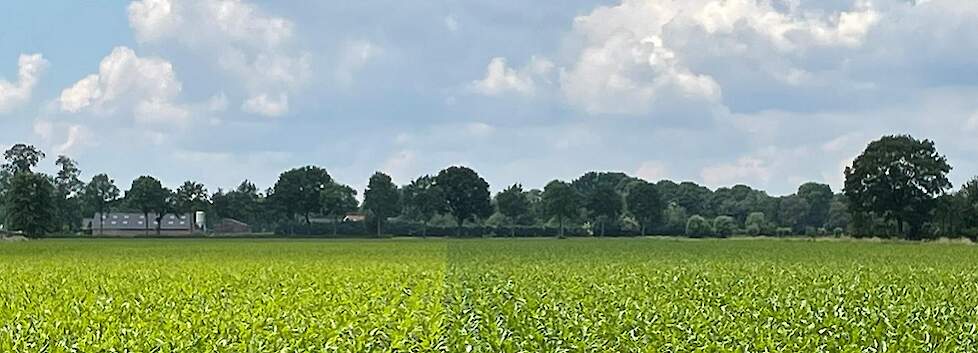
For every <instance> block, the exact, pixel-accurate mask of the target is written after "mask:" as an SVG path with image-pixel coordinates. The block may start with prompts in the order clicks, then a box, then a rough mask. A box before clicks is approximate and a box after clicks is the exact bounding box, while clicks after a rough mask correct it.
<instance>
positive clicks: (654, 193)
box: [625, 181, 682, 236]
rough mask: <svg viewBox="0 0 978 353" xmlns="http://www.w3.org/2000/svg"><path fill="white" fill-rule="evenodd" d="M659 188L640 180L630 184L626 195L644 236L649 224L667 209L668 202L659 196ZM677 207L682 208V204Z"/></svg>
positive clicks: (658, 218) (655, 220)
mask: <svg viewBox="0 0 978 353" xmlns="http://www.w3.org/2000/svg"><path fill="white" fill-rule="evenodd" d="M657 189H658V188H657V187H656V186H655V185H653V184H651V183H648V182H645V181H638V182H635V183H633V184H631V186H629V188H628V195H626V196H625V203H626V204H627V205H628V212H629V213H631V214H632V216H634V217H635V220H636V221H638V223H639V226H640V228H641V231H642V235H643V236H644V235H645V233H646V230H647V229H648V228H649V226H651V225H653V224H655V223H656V222H659V221H660V220H661V218H662V213H663V211H664V210H665V209H666V203H665V202H663V200H662V198H661V197H660V196H659V191H658V190H657ZM677 207H680V208H682V206H680V205H677Z"/></svg>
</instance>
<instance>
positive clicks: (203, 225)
mask: <svg viewBox="0 0 978 353" xmlns="http://www.w3.org/2000/svg"><path fill="white" fill-rule="evenodd" d="M205 216H206V214H205V213H204V211H197V212H196V213H194V221H195V222H196V224H194V226H196V227H197V229H200V230H203V231H205V232H206V231H207V218H206V217H205Z"/></svg>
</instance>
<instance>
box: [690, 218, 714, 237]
mask: <svg viewBox="0 0 978 353" xmlns="http://www.w3.org/2000/svg"><path fill="white" fill-rule="evenodd" d="M711 235H713V227H712V226H711V225H710V222H709V221H707V220H706V218H703V216H700V215H695V216H692V217H689V221H687V222H686V236H689V237H694V238H699V237H708V236H711Z"/></svg>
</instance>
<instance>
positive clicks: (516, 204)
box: [496, 184, 530, 236]
mask: <svg viewBox="0 0 978 353" xmlns="http://www.w3.org/2000/svg"><path fill="white" fill-rule="evenodd" d="M496 208H497V209H498V210H499V213H500V214H502V215H503V216H505V217H506V220H507V221H508V222H509V235H510V236H516V223H517V221H518V220H519V218H520V217H524V216H526V215H527V214H529V212H530V200H529V199H528V198H527V195H526V193H525V192H523V186H522V185H520V184H513V185H510V186H509V187H508V188H506V189H505V190H503V191H501V192H500V193H499V194H496Z"/></svg>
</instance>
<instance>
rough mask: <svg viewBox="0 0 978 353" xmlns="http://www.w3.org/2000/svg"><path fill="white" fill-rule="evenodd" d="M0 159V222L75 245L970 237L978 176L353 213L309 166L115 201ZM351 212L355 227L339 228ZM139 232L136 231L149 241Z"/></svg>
mask: <svg viewBox="0 0 978 353" xmlns="http://www.w3.org/2000/svg"><path fill="white" fill-rule="evenodd" d="M3 157H4V159H5V161H6V162H5V164H3V166H2V168H0V200H2V202H0V223H2V224H4V225H5V226H4V227H5V229H6V230H7V231H17V232H23V233H24V234H27V235H31V236H39V235H44V234H50V233H59V234H66V233H78V232H79V231H80V227H81V222H82V219H83V218H84V217H91V216H92V215H94V214H95V213H102V214H104V213H109V212H113V211H127V212H139V213H143V214H144V215H145V216H146V217H147V218H148V217H149V216H150V215H156V217H157V221H159V220H160V219H162V218H163V217H164V216H165V215H167V214H184V213H186V214H190V215H194V214H195V211H205V212H207V214H208V215H210V217H208V220H209V221H214V220H217V219H223V218H233V219H236V220H239V221H243V222H245V223H248V224H250V225H251V226H252V227H253V228H254V229H255V231H257V232H276V233H279V234H305V235H317V234H318V235H324V234H333V235H337V234H343V235H354V234H368V233H369V234H374V235H377V236H380V235H383V234H398V235H419V236H427V235H429V231H431V230H436V231H437V233H438V235H455V236H463V235H497V236H516V235H524V236H525V235H543V234H553V235H557V236H559V237H564V236H569V235H590V236H628V235H650V234H658V235H687V236H691V237H726V236H732V235H754V236H761V235H765V236H788V235H809V236H831V235H835V236H839V235H850V236H857V237H861V236H881V237H901V238H907V239H922V238H927V237H941V236H944V237H954V236H967V237H972V238H974V237H975V236H978V178H976V179H972V180H971V181H969V182H968V183H966V184H965V185H963V186H962V187H961V188H960V189H959V190H957V191H952V190H951V189H952V186H951V183H950V182H949V181H948V179H947V174H948V173H949V172H950V170H951V167H950V165H949V164H948V163H947V160H946V158H945V157H944V156H942V155H940V154H938V153H937V151H936V148H935V146H934V143H933V142H932V141H929V140H917V139H914V138H913V137H911V136H907V135H900V136H884V137H882V138H881V139H879V140H877V141H873V142H872V143H870V144H869V145H868V146H867V148H866V150H865V151H864V152H863V153H862V154H861V155H860V156H859V157H857V158H856V159H855V160H854V162H853V164H852V166H850V167H848V168H846V170H845V172H844V173H845V178H846V182H845V188H844V190H841V191H840V192H834V191H833V190H832V188H831V187H830V186H829V185H826V184H821V183H816V182H809V183H805V184H802V185H801V186H799V188H798V190H797V192H795V193H793V194H791V195H785V196H771V195H768V194H767V193H766V192H764V191H762V190H757V189H753V188H751V187H750V186H746V185H736V186H733V187H723V188H719V189H716V190H711V189H710V188H707V187H705V186H702V185H698V184H696V183H694V182H688V181H686V182H678V183H677V182H674V181H671V180H660V181H657V182H654V183H653V182H649V181H646V180H643V179H639V178H635V177H632V176H629V175H627V174H625V173H618V172H588V173H585V174H584V175H581V176H580V177H578V178H576V179H573V180H569V181H564V180H553V181H551V182H549V183H547V184H546V185H545V186H544V187H543V188H542V189H525V188H524V187H523V186H522V185H520V184H514V185H510V186H507V187H506V188H504V189H503V190H501V191H499V192H497V193H496V194H495V195H492V194H491V193H490V190H489V184H488V183H487V182H486V181H485V179H483V178H482V177H481V176H479V174H478V173H477V172H476V171H474V170H472V169H470V168H467V167H464V166H452V167H448V168H446V169H444V170H441V171H439V172H438V173H436V174H433V175H424V176H420V177H418V178H416V179H415V180H413V181H411V182H410V183H409V184H407V185H400V186H399V185H396V184H395V183H394V182H393V181H392V180H391V178H390V176H388V175H386V174H384V173H381V172H377V173H375V174H374V175H372V176H371V177H370V178H369V180H368V183H367V187H366V189H365V190H364V191H363V202H360V201H359V199H358V197H357V196H358V191H357V190H355V189H354V188H352V187H350V186H348V185H345V184H342V183H340V182H339V181H337V180H335V179H333V178H332V176H331V175H330V174H329V173H328V171H327V170H326V169H324V168H321V167H318V166H305V167H301V168H295V169H291V170H288V171H285V172H283V173H281V174H280V175H279V177H278V180H277V181H276V182H275V184H274V185H272V186H271V187H269V188H267V189H265V190H260V189H259V188H258V187H257V186H256V185H255V184H254V183H252V182H250V181H248V180H245V181H243V182H242V183H241V184H240V185H238V186H237V187H236V188H234V189H230V190H226V191H225V190H223V189H218V190H217V191H216V192H214V193H209V192H208V190H207V188H206V187H205V186H204V185H203V184H201V183H198V182H195V181H186V182H184V183H183V184H181V185H180V186H178V187H177V188H176V189H170V188H167V187H165V186H163V185H162V183H161V182H160V181H159V180H158V179H156V178H154V177H152V176H141V177H139V178H137V179H136V180H133V181H132V183H131V184H130V185H129V187H128V189H127V190H126V191H124V192H123V191H122V190H121V189H120V188H119V186H118V185H116V182H115V181H114V180H113V179H111V178H110V177H109V176H108V175H106V174H97V175H95V176H93V177H92V178H91V179H90V180H89V181H87V182H84V181H82V180H81V179H80V176H81V171H80V169H79V167H78V165H77V163H76V162H75V161H74V160H72V159H71V158H68V157H67V156H58V157H57V159H56V160H55V165H56V166H57V172H56V173H55V174H54V175H47V174H43V173H39V172H35V171H34V170H33V169H34V168H35V167H36V166H37V165H38V163H40V162H41V161H42V160H43V159H44V158H45V157H46V156H45V154H44V153H43V152H42V151H40V150H39V149H37V148H36V147H34V146H30V145H25V144H18V145H15V146H13V147H11V148H10V149H9V150H7V151H5V152H4V156H3ZM353 212H359V213H362V214H364V215H366V221H364V222H345V221H344V218H345V216H347V215H348V214H350V213H353ZM158 223H159V222H157V224H158ZM145 226H146V227H147V229H146V232H147V233H149V232H151V231H155V232H156V233H157V234H158V233H159V231H160V230H159V228H158V226H156V227H157V228H155V229H150V228H149V226H150V225H149V222H146V225H145ZM446 232H448V234H446Z"/></svg>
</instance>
